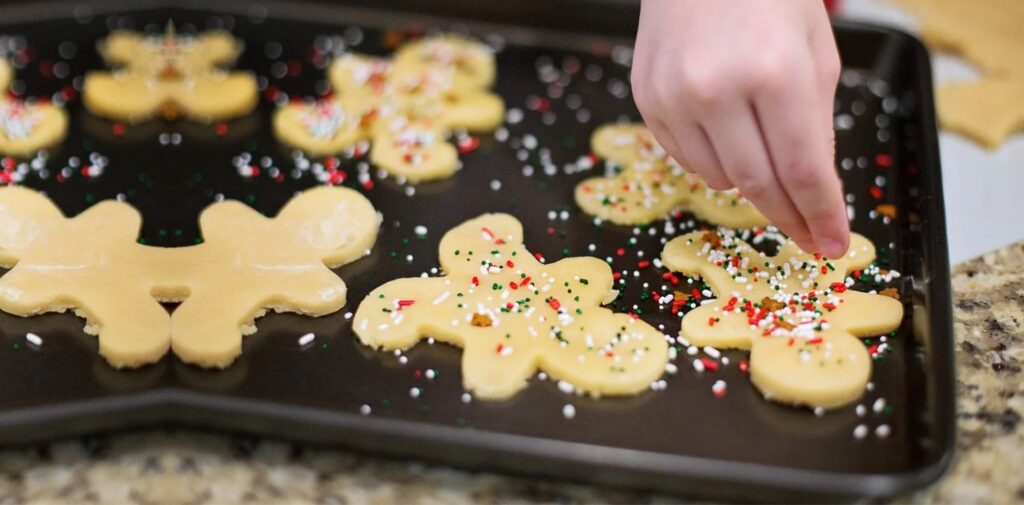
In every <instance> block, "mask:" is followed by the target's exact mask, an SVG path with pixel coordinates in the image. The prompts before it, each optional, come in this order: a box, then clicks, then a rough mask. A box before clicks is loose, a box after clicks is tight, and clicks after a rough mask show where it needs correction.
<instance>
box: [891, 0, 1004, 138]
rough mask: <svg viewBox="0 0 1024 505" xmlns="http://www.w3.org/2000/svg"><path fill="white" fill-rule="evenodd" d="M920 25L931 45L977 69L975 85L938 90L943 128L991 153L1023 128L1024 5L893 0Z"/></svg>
mask: <svg viewBox="0 0 1024 505" xmlns="http://www.w3.org/2000/svg"><path fill="white" fill-rule="evenodd" d="M893 2H894V3H896V4H897V5H900V6H903V7H905V8H907V9H908V10H909V11H910V12H912V13H913V14H914V15H915V16H916V17H918V18H919V19H920V21H921V37H922V38H923V39H924V40H925V42H927V43H928V45H929V46H931V47H933V48H935V49H938V50H946V51H949V52H952V53H955V54H957V55H959V56H962V57H963V58H964V59H966V60H968V61H970V62H971V63H972V64H974V65H975V66H977V67H978V69H979V70H980V71H981V74H982V75H981V77H980V79H979V80H977V81H964V82H951V83H945V84H941V85H939V86H938V89H937V92H936V101H937V103H938V115H939V121H940V122H941V123H942V127H943V128H946V129H949V130H952V131H955V132H957V133H960V134H962V135H964V136H967V137H969V138H971V139H973V140H975V141H977V142H979V143H981V144H982V145H984V146H985V147H988V148H989V149H994V148H996V147H998V146H999V144H1001V143H1002V142H1003V141H1004V140H1006V138H1007V137H1009V136H1010V135H1012V134H1013V133H1015V132H1019V131H1021V130H1022V129H1024V99H1022V97H1024V56H1022V55H1024V37H1021V35H1020V30H1021V26H1024V2H1020V1H1019V0H986V1H984V2H964V1H961V0H893Z"/></svg>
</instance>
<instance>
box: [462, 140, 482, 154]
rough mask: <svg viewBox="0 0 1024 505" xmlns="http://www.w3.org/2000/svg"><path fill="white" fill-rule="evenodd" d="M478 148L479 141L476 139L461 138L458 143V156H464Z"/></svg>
mask: <svg viewBox="0 0 1024 505" xmlns="http://www.w3.org/2000/svg"><path fill="white" fill-rule="evenodd" d="M478 147H480V139H478V138H476V137H463V138H461V139H459V141H458V150H459V154H466V153H470V152H473V151H476V149H477V148H478Z"/></svg>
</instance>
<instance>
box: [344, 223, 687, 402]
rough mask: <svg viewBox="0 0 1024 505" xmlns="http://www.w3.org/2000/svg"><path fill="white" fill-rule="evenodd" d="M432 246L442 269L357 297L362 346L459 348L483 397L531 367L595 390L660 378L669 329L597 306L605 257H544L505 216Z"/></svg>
mask: <svg viewBox="0 0 1024 505" xmlns="http://www.w3.org/2000/svg"><path fill="white" fill-rule="evenodd" d="M439 249H440V263H441V267H442V268H443V269H444V272H445V275H444V276H442V277H430V278H408V279H398V280H394V281H391V282H388V283H387V284H384V285H382V286H380V287H378V288H377V289H375V290H373V292H371V293H370V294H369V295H367V297H366V298H365V299H364V300H363V301H362V303H361V304H360V305H359V309H358V310H357V311H356V315H355V318H354V319H353V321H354V322H353V324H354V329H355V332H356V335H358V337H359V339H360V341H361V342H362V343H363V344H365V345H367V346H370V347H373V348H376V349H384V350H392V349H407V348H409V347H412V346H413V345H415V344H416V343H417V342H418V341H419V340H421V339H425V338H427V337H433V338H435V339H437V340H439V341H442V342H446V343H449V344H453V345H456V346H459V347H462V348H463V354H462V382H463V385H464V386H465V388H466V389H467V390H469V391H471V392H472V393H473V394H474V395H476V396H478V397H480V398H486V399H500V398H507V397H509V396H512V395H513V394H515V393H516V392H517V391H519V390H520V389H522V388H523V387H525V386H526V383H527V379H529V378H530V377H531V376H532V375H533V374H534V373H536V372H537V370H538V369H539V370H543V371H544V372H546V373H547V374H548V375H550V376H552V377H554V378H556V379H560V380H564V381H567V382H569V383H571V384H573V385H574V386H575V388H576V389H577V390H580V391H585V392H588V393H591V394H593V395H627V394H635V393H639V392H641V391H644V390H646V389H647V388H648V387H650V385H651V383H652V382H653V381H655V380H657V379H658V377H660V376H661V374H662V372H663V370H664V368H665V364H666V363H667V360H668V344H667V343H666V337H665V336H664V335H663V334H662V333H661V332H659V331H657V330H656V329H654V328H652V327H651V326H650V325H648V324H647V323H645V322H643V321H641V320H640V319H638V318H634V317H631V316H629V315H627V314H617V313H614V312H612V311H611V310H609V309H606V308H603V307H601V305H602V304H605V303H610V302H611V301H612V300H614V299H615V296H616V295H617V292H616V291H614V289H613V287H612V273H611V269H610V268H609V267H608V265H607V264H606V263H605V262H603V261H601V260H599V259H597V258H589V257H582V258H568V259H563V260H561V261H557V262H555V263H552V264H550V265H544V264H541V263H539V262H538V261H537V260H536V259H535V258H534V256H533V254H531V253H530V252H529V251H528V250H527V249H526V247H525V246H524V245H523V229H522V225H521V224H520V223H519V221H517V220H516V219H515V218H514V217H512V216H510V215H507V214H484V215H482V216H480V217H477V218H475V219H472V220H469V221H467V222H465V223H463V224H461V225H459V226H457V227H455V228H453V229H451V230H450V231H448V233H446V234H445V236H444V238H442V239H441V244H440V246H439Z"/></svg>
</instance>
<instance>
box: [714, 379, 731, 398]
mask: <svg viewBox="0 0 1024 505" xmlns="http://www.w3.org/2000/svg"><path fill="white" fill-rule="evenodd" d="M726 387H728V385H727V384H726V383H725V381H724V380H722V379H718V380H716V381H715V383H714V384H712V385H711V392H712V393H714V394H715V396H722V395H724V394H725V388H726Z"/></svg>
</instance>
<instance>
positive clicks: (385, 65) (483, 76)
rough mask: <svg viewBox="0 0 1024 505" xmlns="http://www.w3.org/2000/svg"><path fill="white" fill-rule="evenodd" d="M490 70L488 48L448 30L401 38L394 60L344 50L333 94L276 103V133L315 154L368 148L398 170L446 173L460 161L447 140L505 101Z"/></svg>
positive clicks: (499, 113) (496, 112)
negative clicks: (408, 39) (403, 41)
mask: <svg viewBox="0 0 1024 505" xmlns="http://www.w3.org/2000/svg"><path fill="white" fill-rule="evenodd" d="M494 75H495V63H494V54H493V52H492V51H491V49H490V48H489V47H488V46H486V45H484V44H481V43H479V42H475V41H472V40H469V39H465V38H462V37H457V36H453V35H442V36H436V37H429V38H425V39H422V40H419V41H416V42H412V43H409V44H406V45H404V46H402V47H401V48H400V49H399V50H398V51H396V53H395V56H394V58H393V59H386V58H376V57H371V56H364V55H359V54H346V55H344V56H342V57H340V58H338V59H336V60H335V61H334V62H333V63H332V64H331V67H330V70H329V71H328V77H329V80H330V81H331V86H332V89H333V96H332V97H330V98H327V99H324V100H318V101H315V102H307V103H289V104H287V105H285V106H283V107H281V108H279V109H278V111H277V113H276V114H275V116H274V132H275V134H276V135H277V137H278V139H280V140H281V141H283V142H285V143H287V144H290V145H293V146H295V147H298V148H299V149H302V150H304V151H306V152H307V153H308V154H311V155H314V156H321V155H332V154H337V153H340V152H343V151H346V150H349V149H354V150H361V151H362V152H365V150H366V149H370V159H371V160H372V161H373V162H374V163H375V164H376V165H377V166H379V167H380V168H382V169H384V170H386V171H387V172H389V173H391V174H393V175H395V176H401V177H404V178H405V179H407V180H409V181H412V182H417V181H424V180H431V179H441V178H445V177H448V176H450V175H452V174H453V173H455V171H456V170H457V169H458V166H459V159H458V150H457V149H456V147H455V146H453V145H451V144H449V143H448V142H446V141H445V138H446V137H447V136H449V135H450V134H451V133H452V132H453V131H455V130H466V131H471V132H481V131H490V130H493V129H494V128H496V127H497V126H498V125H499V124H500V123H501V121H502V118H503V116H504V111H505V105H504V102H503V101H502V100H501V98H500V97H498V96H497V95H495V94H494V93H491V92H490V91H489V90H488V88H489V87H490V86H491V84H492V83H493V82H494ZM371 144H372V147H370V145H371ZM459 149H460V150H463V147H462V144H461V143H460V148H459Z"/></svg>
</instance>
